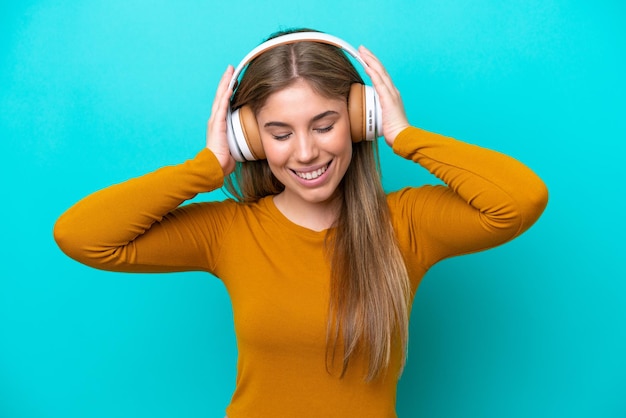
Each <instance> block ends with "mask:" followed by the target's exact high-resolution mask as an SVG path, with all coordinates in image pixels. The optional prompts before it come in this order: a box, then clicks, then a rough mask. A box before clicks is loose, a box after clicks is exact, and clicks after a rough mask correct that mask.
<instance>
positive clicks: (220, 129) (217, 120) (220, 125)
mask: <svg viewBox="0 0 626 418" xmlns="http://www.w3.org/2000/svg"><path fill="white" fill-rule="evenodd" d="M233 71H234V69H233V66H232V65H229V66H228V68H226V71H225V72H224V74H223V75H222V79H221V80H220V83H219V85H218V86H217V92H216V93H215V98H214V99H213V106H212V107H211V117H210V118H209V123H208V126H207V132H206V147H207V148H208V149H210V150H211V151H212V152H213V154H214V155H215V156H216V157H217V159H218V161H219V162H220V165H221V166H222V171H223V172H224V176H228V175H229V174H230V173H232V172H233V170H234V169H235V159H234V158H233V157H232V155H230V150H229V148H228V139H227V137H226V129H227V126H226V115H227V114H228V106H230V97H231V95H232V93H233V90H232V89H230V88H228V85H229V83H230V79H231V78H232V76H233Z"/></svg>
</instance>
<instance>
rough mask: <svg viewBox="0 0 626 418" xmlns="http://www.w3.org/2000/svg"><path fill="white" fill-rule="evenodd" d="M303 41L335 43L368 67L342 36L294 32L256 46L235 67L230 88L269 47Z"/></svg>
mask: <svg viewBox="0 0 626 418" xmlns="http://www.w3.org/2000/svg"><path fill="white" fill-rule="evenodd" d="M301 41H312V42H320V43H323V44H329V45H334V46H336V47H338V48H341V49H343V50H344V51H346V52H347V53H348V54H350V55H351V56H352V57H353V58H354V59H356V60H357V61H358V62H359V63H360V64H361V65H362V66H363V68H365V67H367V64H366V63H365V61H363V58H361V56H360V55H359V53H358V51H357V50H356V49H355V48H354V47H353V46H352V45H350V44H348V43H347V42H346V41H344V40H342V39H340V38H337V37H336V36H333V35H328V34H326V33H322V32H293V33H288V34H285V35H281V36H277V37H276V38H273V39H270V40H269V41H265V42H263V43H262V44H260V45H259V46H257V47H256V48H254V49H253V50H252V51H250V52H249V53H248V55H246V56H245V57H244V58H243V60H241V62H240V63H239V65H237V67H236V68H235V72H234V73H233V77H232V78H231V80H230V84H229V85H228V88H229V89H232V88H233V87H235V83H236V82H237V80H238V79H239V75H240V74H241V72H242V71H243V69H244V68H245V66H246V65H248V63H249V62H250V61H252V60H253V59H254V58H256V57H257V56H258V55H261V54H262V53H263V52H265V51H267V50H268V49H272V48H274V47H275V46H278V45H285V44H291V43H294V42H301Z"/></svg>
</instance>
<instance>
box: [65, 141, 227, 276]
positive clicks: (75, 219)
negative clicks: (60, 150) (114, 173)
mask: <svg viewBox="0 0 626 418" xmlns="http://www.w3.org/2000/svg"><path fill="white" fill-rule="evenodd" d="M223 177H224V175H223V172H222V169H221V167H220V165H219V163H218V161H217V159H216V158H215V156H214V155H213V154H212V153H211V152H210V151H209V150H208V149H203V150H202V151H201V152H199V153H198V154H197V155H196V156H195V157H194V158H193V159H190V160H188V161H186V162H184V163H182V164H179V165H174V166H167V167H163V168H160V169H158V170H156V171H154V172H152V173H149V174H146V175H143V176H141V177H137V178H134V179H131V180H128V181H125V182H123V183H119V184H116V185H113V186H110V187H107V188H105V189H102V190H100V191H97V192H95V193H93V194H91V195H89V196H87V197H85V198H84V199H82V200H81V201H79V202H78V203H76V204H75V205H74V206H72V207H71V208H70V209H68V210H67V211H66V212H65V213H64V214H63V215H61V217H60V218H59V219H58V220H57V222H56V224H55V226H54V238H55V240H56V242H57V244H58V245H59V247H60V248H61V250H62V251H63V252H65V253H66V254H67V255H68V256H70V257H71V258H73V259H75V260H76V261H79V262H81V263H83V264H86V265H88V266H91V267H95V268H98V269H103V270H111V271H125V272H170V271H184V270H210V268H211V266H210V265H209V264H210V257H209V256H210V254H211V252H212V251H213V252H217V251H219V249H212V248H208V247H209V241H210V240H209V239H207V237H204V236H202V234H205V233H206V231H207V229H206V228H203V227H206V226H207V225H204V223H206V222H208V220H207V218H208V219H212V218H211V217H207V216H203V214H204V213H206V212H207V210H206V207H205V206H211V205H210V204H209V205H203V204H191V205H185V206H180V205H181V204H182V203H183V202H185V201H186V200H189V199H192V198H193V197H195V196H196V195H197V194H198V193H201V192H208V191H211V190H214V189H217V188H219V187H220V186H221V185H222V184H223ZM214 229H215V228H214V226H213V229H209V231H212V230H214Z"/></svg>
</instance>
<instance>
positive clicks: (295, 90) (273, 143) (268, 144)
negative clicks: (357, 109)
mask: <svg viewBox="0 0 626 418" xmlns="http://www.w3.org/2000/svg"><path fill="white" fill-rule="evenodd" d="M256 117H257V122H258V124H259V130H260V133H261V142H262V143H263V148H264V150H265V155H266V156H267V162H268V164H269V166H270V169H271V170H272V172H273V173H274V175H275V176H276V178H277V179H278V180H279V181H280V182H281V183H282V184H283V185H284V186H285V190H284V192H283V195H284V196H283V198H285V199H286V200H287V199H288V200H289V201H290V202H292V203H296V204H318V203H329V202H330V201H331V200H332V198H333V197H335V194H336V191H337V187H338V186H339V183H340V182H341V180H342V179H343V176H344V174H345V173H346V170H347V169H348V166H349V165H350V161H351V159H352V140H351V138H350V122H349V118H348V106H347V103H346V100H342V99H329V98H327V97H324V96H322V95H320V94H318V93H316V92H315V91H314V90H313V89H312V88H311V87H310V86H309V84H308V83H307V82H305V81H302V80H299V81H297V82H295V83H294V84H292V85H290V86H289V87H287V88H285V89H283V90H280V91H278V92H276V93H273V94H272V95H271V96H269V98H268V99H267V101H266V102H265V105H264V106H263V107H262V108H261V109H260V110H259V112H258V113H257V116H256Z"/></svg>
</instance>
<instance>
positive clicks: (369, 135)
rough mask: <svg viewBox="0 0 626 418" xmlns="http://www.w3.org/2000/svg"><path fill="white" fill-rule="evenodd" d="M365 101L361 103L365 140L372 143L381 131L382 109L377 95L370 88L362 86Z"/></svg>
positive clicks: (372, 88)
mask: <svg viewBox="0 0 626 418" xmlns="http://www.w3.org/2000/svg"><path fill="white" fill-rule="evenodd" d="M364 87H365V88H364V91H365V101H364V103H363V120H364V122H365V125H364V126H365V128H364V129H365V132H364V134H365V135H364V136H365V138H364V139H365V140H367V141H374V140H375V139H376V138H378V136H379V133H380V132H381V131H382V126H383V125H382V109H381V107H380V103H379V100H378V94H376V91H375V90H374V87H372V86H364Z"/></svg>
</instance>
